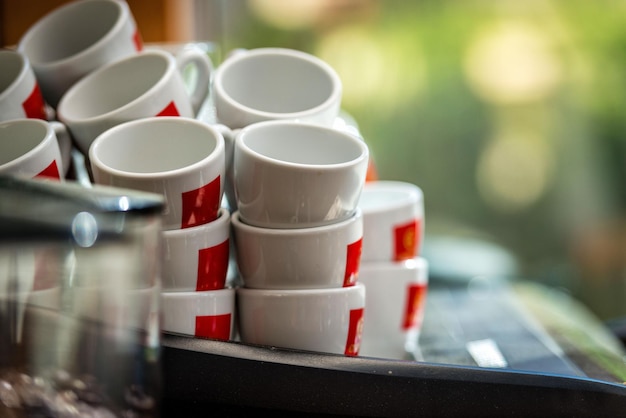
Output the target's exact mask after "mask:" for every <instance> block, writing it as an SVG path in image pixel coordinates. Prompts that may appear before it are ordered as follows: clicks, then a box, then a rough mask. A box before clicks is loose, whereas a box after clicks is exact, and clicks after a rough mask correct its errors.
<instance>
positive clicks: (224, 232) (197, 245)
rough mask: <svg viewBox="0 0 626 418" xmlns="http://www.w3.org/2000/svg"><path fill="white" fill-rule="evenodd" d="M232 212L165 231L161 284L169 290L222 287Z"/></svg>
mask: <svg viewBox="0 0 626 418" xmlns="http://www.w3.org/2000/svg"><path fill="white" fill-rule="evenodd" d="M229 237H230V213H229V212H228V210H227V209H226V208H221V209H220V212H219V215H218V217H217V219H215V220H214V221H212V222H208V223H205V224H202V225H197V226H194V227H191V228H185V229H170V230H166V231H163V233H162V238H163V239H162V242H163V258H162V260H163V261H162V263H161V284H162V286H163V291H166V292H172V291H177V292H184V291H186V292H193V291H203V290H216V289H222V288H224V286H225V283H226V273H227V271H228V261H229V258H228V256H229V249H230V246H229V243H230V240H229Z"/></svg>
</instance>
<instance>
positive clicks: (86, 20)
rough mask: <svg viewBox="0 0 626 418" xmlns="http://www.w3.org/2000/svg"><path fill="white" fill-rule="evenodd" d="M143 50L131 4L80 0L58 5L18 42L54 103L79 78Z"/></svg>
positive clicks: (42, 87) (104, 0) (50, 100)
mask: <svg viewBox="0 0 626 418" xmlns="http://www.w3.org/2000/svg"><path fill="white" fill-rule="evenodd" d="M141 49H142V41H141V36H140V34H139V31H138V30H137V25H136V23H135V20H134V17H133V16H132V13H131V11H130V8H129V7H128V4H127V3H126V2H125V1H122V0H80V1H73V2H70V3H68V4H65V5H62V6H60V7H57V8H56V9H54V10H52V11H51V12H49V13H48V14H46V15H45V16H43V17H42V18H41V19H39V20H38V21H37V22H35V24H34V25H32V26H31V27H30V28H29V29H28V30H27V32H26V33H25V34H24V36H23V37H22V38H21V39H20V41H19V43H18V50H19V51H20V52H22V53H23V54H25V55H26V56H27V57H28V59H29V60H30V62H31V65H32V66H33V69H34V71H35V74H36V75H37V79H38V81H39V83H40V86H41V92H42V94H43V97H44V99H45V100H46V102H47V103H48V104H50V105H51V106H52V107H55V108H56V107H57V104H58V102H59V100H60V99H61V97H62V96H63V94H64V93H65V92H66V91H67V89H69V87H70V86H72V85H73V84H74V83H75V82H76V81H78V80H79V79H81V78H82V77H84V76H85V75H87V74H89V73H90V72H92V71H94V70H95V69H97V68H99V67H101V66H103V65H105V64H107V63H109V62H111V61H115V60H117V59H119V58H122V57H125V56H128V55H132V54H135V53H137V52H138V51H140V50H141Z"/></svg>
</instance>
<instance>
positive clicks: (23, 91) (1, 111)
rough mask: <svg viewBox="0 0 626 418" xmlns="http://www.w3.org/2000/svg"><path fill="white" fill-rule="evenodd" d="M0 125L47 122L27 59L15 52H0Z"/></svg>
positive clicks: (39, 91) (41, 97)
mask: <svg viewBox="0 0 626 418" xmlns="http://www.w3.org/2000/svg"><path fill="white" fill-rule="evenodd" d="M0 67H1V68H2V72H0V121H4V120H11V119H22V118H37V119H43V120H47V119H48V112H47V109H46V104H45V102H44V99H43V96H42V95H41V89H40V88H39V84H38V83H37V79H36V78H35V73H34V72H33V68H32V66H31V65H30V62H29V61H28V58H27V57H26V56H25V55H24V54H22V53H20V52H17V51H13V50H8V49H6V50H0Z"/></svg>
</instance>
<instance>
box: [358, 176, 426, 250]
mask: <svg viewBox="0 0 626 418" xmlns="http://www.w3.org/2000/svg"><path fill="white" fill-rule="evenodd" d="M359 207H360V208H361V210H362V211H363V254H362V260H363V261H364V262H370V261H401V260H406V259H412V258H414V257H417V256H418V255H419V254H420V250H421V246H422V241H423V236H424V196H423V193H422V190H421V189H420V188H419V187H418V186H416V185H414V184H412V183H407V182H402V181H387V180H379V181H372V182H367V183H366V184H365V186H364V187H363V192H362V193H361V198H360V200H359Z"/></svg>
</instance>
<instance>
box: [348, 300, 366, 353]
mask: <svg viewBox="0 0 626 418" xmlns="http://www.w3.org/2000/svg"><path fill="white" fill-rule="evenodd" d="M362 333H363V308H360V309H352V310H350V324H349V326H348V339H347V340H346V349H345V351H344V354H345V355H346V356H353V357H354V356H358V355H359V349H360V348H361V334H362Z"/></svg>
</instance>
